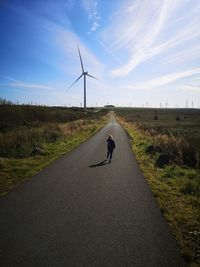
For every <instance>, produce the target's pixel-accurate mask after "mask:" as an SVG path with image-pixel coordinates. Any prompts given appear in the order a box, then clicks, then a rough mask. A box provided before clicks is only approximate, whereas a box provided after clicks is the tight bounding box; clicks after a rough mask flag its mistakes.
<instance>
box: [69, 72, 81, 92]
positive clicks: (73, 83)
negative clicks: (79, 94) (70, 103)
mask: <svg viewBox="0 0 200 267" xmlns="http://www.w3.org/2000/svg"><path fill="white" fill-rule="evenodd" d="M82 76H83V73H82V74H81V76H79V77H78V79H76V81H75V82H73V83H72V85H70V87H68V88H67V89H70V88H71V87H72V86H73V85H74V84H75V83H76V82H78V80H79V79H80V78H81V77H82Z"/></svg>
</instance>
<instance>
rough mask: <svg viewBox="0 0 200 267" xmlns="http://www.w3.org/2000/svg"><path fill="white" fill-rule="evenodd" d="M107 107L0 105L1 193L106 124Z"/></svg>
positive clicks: (13, 186)
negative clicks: (84, 110) (105, 108)
mask: <svg viewBox="0 0 200 267" xmlns="http://www.w3.org/2000/svg"><path fill="white" fill-rule="evenodd" d="M106 114H107V112H106V111H104V110H93V109H90V110H88V112H87V113H85V112H83V110H82V109H76V108H72V109H69V108H62V107H41V106H28V105H27V106H26V105H22V106H20V105H7V104H4V105H0V195H5V194H6V193H8V192H9V191H10V190H12V189H13V188H15V187H16V186H17V185H18V184H20V183H21V182H22V181H24V180H26V179H28V178H29V177H31V176H32V175H34V174H35V173H37V172H38V171H40V170H41V169H42V168H44V167H45V166H46V165H48V164H50V163H51V162H52V161H54V160H55V159H56V158H58V157H59V156H61V155H62V154H65V153H66V152H68V151H70V150H72V149H74V148H75V147H76V146H77V145H79V144H80V143H81V142H83V141H84V140H86V139H87V138H88V137H89V136H91V135H92V134H94V133H95V132H96V131H97V130H98V129H99V128H100V127H102V126H103V124H104V123H105V121H106V119H107V117H106Z"/></svg>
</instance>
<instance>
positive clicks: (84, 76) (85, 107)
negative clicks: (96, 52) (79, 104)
mask: <svg viewBox="0 0 200 267" xmlns="http://www.w3.org/2000/svg"><path fill="white" fill-rule="evenodd" d="M78 54H79V58H80V62H81V68H82V74H81V75H80V76H79V77H78V79H76V81H75V82H74V83H72V85H70V87H69V88H68V89H70V88H71V87H72V86H73V85H74V84H75V83H76V82H78V80H79V79H80V78H81V77H82V76H83V78H84V109H85V110H86V109H87V106H86V76H89V77H91V78H93V79H96V80H97V78H95V77H94V76H92V75H90V74H88V71H85V70H84V67H83V60H82V57H81V52H80V49H79V47H78Z"/></svg>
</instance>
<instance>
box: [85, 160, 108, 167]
mask: <svg viewBox="0 0 200 267" xmlns="http://www.w3.org/2000/svg"><path fill="white" fill-rule="evenodd" d="M106 164H110V162H109V161H106V159H105V160H103V161H101V162H99V163H96V164H93V165H90V166H89V167H90V168H96V167H101V166H104V165H106Z"/></svg>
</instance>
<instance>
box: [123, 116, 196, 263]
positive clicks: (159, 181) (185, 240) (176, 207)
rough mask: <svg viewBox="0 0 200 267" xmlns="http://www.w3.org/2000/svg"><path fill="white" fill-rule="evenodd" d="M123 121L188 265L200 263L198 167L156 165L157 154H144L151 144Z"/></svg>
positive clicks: (130, 124)
mask: <svg viewBox="0 0 200 267" xmlns="http://www.w3.org/2000/svg"><path fill="white" fill-rule="evenodd" d="M120 123H121V124H122V125H123V126H124V128H125V129H126V130H127V132H128V134H129V135H130V136H131V137H132V140H131V143H132V148H133V151H134V152H135V154H136V158H137V161H138V163H139V166H140V168H141V170H142V172H143V174H144V176H145V177H146V179H147V182H148V184H149V186H150V188H151V190H152V192H153V194H154V197H155V198H156V199H157V201H158V204H159V206H160V210H161V212H162V214H163V216H164V217H165V219H166V221H167V223H168V225H169V226H170V229H171V231H172V234H173V235H174V237H175V239H176V240H177V243H178V245H179V247H180V250H181V252H182V255H183V257H184V258H185V260H186V262H187V263H188V266H190V267H196V266H200V198H199V191H200V190H199V189H200V188H199V184H200V173H199V171H198V170H196V169H191V168H186V167H184V166H178V165H175V164H173V165H169V166H166V167H164V168H156V167H155V160H156V157H157V155H154V156H152V155H149V154H147V153H145V150H146V148H147V146H148V145H150V144H152V140H151V137H150V136H149V135H147V136H145V134H144V133H142V132H140V131H139V130H138V129H137V127H136V126H134V124H133V123H126V122H124V121H121V120H120Z"/></svg>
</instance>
